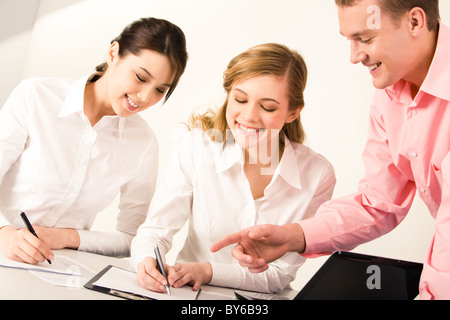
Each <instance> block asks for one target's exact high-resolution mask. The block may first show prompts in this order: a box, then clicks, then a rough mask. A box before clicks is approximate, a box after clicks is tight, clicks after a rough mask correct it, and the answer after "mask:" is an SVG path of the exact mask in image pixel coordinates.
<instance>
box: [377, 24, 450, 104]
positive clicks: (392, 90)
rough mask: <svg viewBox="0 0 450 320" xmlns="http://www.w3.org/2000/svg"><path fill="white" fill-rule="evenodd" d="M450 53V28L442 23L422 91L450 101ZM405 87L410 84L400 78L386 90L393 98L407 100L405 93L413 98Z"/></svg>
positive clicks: (407, 87) (400, 100) (401, 100)
mask: <svg viewBox="0 0 450 320" xmlns="http://www.w3.org/2000/svg"><path fill="white" fill-rule="evenodd" d="M449 54H450V29H449V28H447V27H446V26H445V25H443V24H442V23H441V24H440V25H439V35H438V42H437V46H436V52H435V54H434V58H433V61H432V63H431V65H430V69H429V70H428V74H427V76H426V78H425V80H424V82H423V84H422V86H421V87H420V91H423V92H425V93H428V94H431V95H433V96H435V97H437V98H440V99H443V100H447V101H450V64H448V62H447V60H448V56H449ZM405 89H409V84H408V83H407V82H406V81H404V80H400V81H399V82H397V83H395V84H394V85H392V86H390V87H388V88H386V89H385V91H386V93H387V94H388V96H389V97H390V99H391V100H398V101H399V102H405V101H407V100H406V99H407V97H405V96H404V95H405V94H409V99H411V97H410V96H411V94H410V90H405Z"/></svg>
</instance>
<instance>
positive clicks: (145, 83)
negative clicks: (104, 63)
mask: <svg viewBox="0 0 450 320" xmlns="http://www.w3.org/2000/svg"><path fill="white" fill-rule="evenodd" d="M118 46H119V45H118V44H117V43H115V44H113V45H112V46H111V48H110V51H109V55H108V70H107V72H106V74H105V76H107V85H108V99H109V103H110V105H111V107H112V109H113V110H114V113H115V114H117V115H118V116H120V117H129V116H131V115H132V114H135V113H138V112H141V111H143V110H145V109H147V108H149V107H151V106H153V105H155V104H156V103H158V102H159V101H160V100H161V99H162V98H164V96H165V94H166V92H167V90H169V88H170V86H171V85H172V82H173V80H174V75H173V72H172V68H171V65H170V62H169V59H168V58H167V57H166V56H165V55H162V54H160V53H157V52H155V51H151V50H142V51H141V52H140V54H139V55H134V54H127V55H125V56H123V57H121V56H119V54H118V52H119V48H118Z"/></svg>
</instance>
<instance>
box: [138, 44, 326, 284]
mask: <svg viewBox="0 0 450 320" xmlns="http://www.w3.org/2000/svg"><path fill="white" fill-rule="evenodd" d="M306 79H307V69H306V65H305V63H304V60H303V58H302V57H301V56H300V55H299V54H298V53H297V52H295V51H292V50H290V49H288V48H287V47H285V46H283V45H279V44H264V45H259V46H256V47H254V48H251V49H249V50H248V51H246V52H244V53H242V54H240V55H238V56H237V57H236V58H234V59H233V60H232V61H231V62H230V64H229V66H228V68H227V70H226V71H225V74H224V88H225V90H226V92H227V99H226V101H225V103H224V104H223V106H222V108H220V110H218V111H217V112H213V111H209V112H208V113H206V114H204V115H198V116H193V118H192V119H191V120H192V121H191V122H190V125H191V127H192V128H193V130H191V131H190V132H189V133H188V134H187V135H186V137H184V138H183V139H182V140H181V142H180V144H179V146H178V147H177V148H176V149H175V151H174V154H173V157H172V158H171V161H170V163H168V165H167V167H166V170H165V173H164V175H163V176H162V177H161V183H160V185H159V186H158V187H157V189H156V193H155V197H154V199H153V201H152V204H151V206H150V209H149V213H148V217H147V220H146V221H145V223H144V224H143V225H142V226H141V227H140V228H139V230H138V234H137V236H136V238H135V239H134V240H133V243H132V259H131V263H132V265H133V266H134V267H135V268H136V270H137V277H138V281H139V283H140V285H141V286H143V287H145V288H147V289H150V290H154V291H159V292H165V287H164V286H165V285H166V281H165V278H164V277H163V276H162V275H161V274H160V273H159V272H158V270H157V269H156V263H155V259H154V255H153V248H154V244H158V246H159V248H160V250H161V253H162V256H164V255H165V254H166V253H167V252H168V251H169V249H170V248H171V246H172V237H173V235H174V234H175V233H176V232H177V231H178V230H179V229H180V228H181V227H182V226H183V225H184V224H185V222H186V221H189V232H188V236H187V240H186V242H185V245H184V247H183V248H182V250H181V252H180V253H179V256H178V261H177V262H178V264H176V265H175V266H171V267H170V266H167V265H166V268H167V275H168V282H169V285H170V286H173V287H175V288H176V287H180V286H183V285H185V284H189V285H192V286H193V290H198V289H199V287H200V286H201V285H202V284H211V285H217V286H226V287H232V288H239V289H246V290H254V291H260V292H277V291H279V290H282V289H284V288H285V287H287V286H288V285H289V283H290V282H291V281H292V280H294V278H295V275H296V272H297V270H298V268H299V267H300V266H301V265H302V264H303V262H304V261H305V259H304V258H303V257H301V256H300V255H298V254H296V253H293V254H287V255H286V256H284V257H282V258H280V259H279V260H277V261H275V262H273V263H272V264H271V267H270V268H269V270H268V271H267V272H266V273H264V274H252V273H250V272H248V271H247V270H246V269H245V268H242V267H241V266H239V264H237V263H235V261H233V259H232V257H231V253H230V252H226V251H224V252H220V253H215V254H213V253H211V252H210V251H209V247H210V245H211V244H212V243H214V242H215V241H217V240H218V239H220V238H221V237H222V236H224V235H226V234H228V233H230V232H232V231H233V230H234V231H238V230H241V229H242V228H243V227H245V226H252V225H255V224H260V223H273V224H283V223H287V222H289V221H297V219H305V218H308V217H311V216H312V215H313V214H314V212H315V211H316V209H317V208H318V206H319V205H320V204H321V203H322V202H324V201H326V200H328V199H330V198H331V196H332V192H333V189H334V185H335V176H334V170H333V168H332V166H331V165H330V163H329V162H328V161H327V160H326V159H325V158H324V157H322V156H321V155H319V154H317V153H315V152H314V151H312V150H311V149H309V148H308V147H306V146H304V145H303V144H302V143H303V141H304V138H305V134H304V132H303V128H302V125H301V121H300V112H301V110H302V108H303V106H304V98H303V91H304V89H305V85H306Z"/></svg>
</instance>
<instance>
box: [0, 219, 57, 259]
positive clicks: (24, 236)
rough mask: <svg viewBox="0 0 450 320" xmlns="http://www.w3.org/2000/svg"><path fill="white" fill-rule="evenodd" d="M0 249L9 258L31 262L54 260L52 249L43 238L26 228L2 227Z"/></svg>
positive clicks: (0, 230)
mask: <svg viewBox="0 0 450 320" xmlns="http://www.w3.org/2000/svg"><path fill="white" fill-rule="evenodd" d="M0 250H1V251H2V253H3V255H4V256H5V257H7V258H8V259H11V260H15V261H19V262H26V263H29V264H37V263H39V262H44V261H45V259H48V260H50V261H52V260H54V257H53V253H52V251H51V250H50V249H49V247H48V246H47V245H46V244H45V243H44V242H43V240H41V239H38V238H36V237H35V236H34V235H33V234H32V233H31V232H30V231H28V230H27V229H26V228H21V229H14V228H13V227H12V226H5V227H3V228H1V229H0Z"/></svg>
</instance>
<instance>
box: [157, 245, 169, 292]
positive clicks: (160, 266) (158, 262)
mask: <svg viewBox="0 0 450 320" xmlns="http://www.w3.org/2000/svg"><path fill="white" fill-rule="evenodd" d="M155 256H156V264H157V266H158V269H159V271H160V272H161V273H162V275H163V276H164V278H166V281H167V284H166V290H167V293H168V294H169V296H170V295H171V294H170V288H169V279H167V276H166V271H165V270H164V264H163V262H162V259H161V253H160V252H159V248H158V245H157V244H155Z"/></svg>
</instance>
